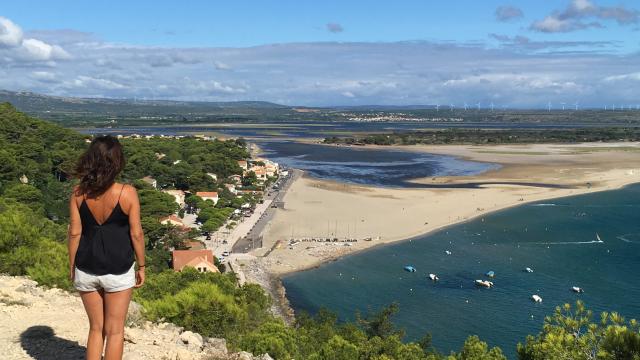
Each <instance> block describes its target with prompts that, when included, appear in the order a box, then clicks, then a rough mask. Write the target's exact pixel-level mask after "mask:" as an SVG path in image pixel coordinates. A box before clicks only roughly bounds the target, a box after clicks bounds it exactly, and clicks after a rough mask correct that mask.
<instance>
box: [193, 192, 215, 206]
mask: <svg viewBox="0 0 640 360" xmlns="http://www.w3.org/2000/svg"><path fill="white" fill-rule="evenodd" d="M196 196H199V197H200V198H202V200H211V201H213V203H214V204H217V203H218V200H219V198H218V193H217V192H215V191H198V192H197V193H196Z"/></svg>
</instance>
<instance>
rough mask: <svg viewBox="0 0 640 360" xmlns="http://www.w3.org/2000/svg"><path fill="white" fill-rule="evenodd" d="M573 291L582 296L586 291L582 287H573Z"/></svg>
mask: <svg viewBox="0 0 640 360" xmlns="http://www.w3.org/2000/svg"><path fill="white" fill-rule="evenodd" d="M571 291H573V292H574V293H578V294H582V293H583V292H584V289H583V288H581V287H577V286H572V287H571Z"/></svg>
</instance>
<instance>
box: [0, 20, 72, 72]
mask: <svg viewBox="0 0 640 360" xmlns="http://www.w3.org/2000/svg"><path fill="white" fill-rule="evenodd" d="M69 58H70V55H69V53H67V52H66V51H65V50H64V49H63V48H62V47H61V46H59V45H51V44H49V43H46V42H44V41H42V40H38V39H34V38H26V39H25V38H24V35H23V32H22V29H20V27H19V26H18V25H16V24H14V23H13V22H12V21H11V20H9V19H7V18H4V17H0V64H1V63H19V65H21V66H28V65H30V64H29V63H30V62H51V61H54V60H63V59H69Z"/></svg>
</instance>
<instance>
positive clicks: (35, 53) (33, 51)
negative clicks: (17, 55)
mask: <svg viewBox="0 0 640 360" xmlns="http://www.w3.org/2000/svg"><path fill="white" fill-rule="evenodd" d="M22 49H23V50H24V54H25V55H26V58H27V59H30V60H35V61H47V60H60V59H69V58H70V55H69V54H68V53H67V52H66V51H65V50H64V49H63V48H61V47H60V46H58V45H49V44H47V43H45V42H44V41H40V40H38V39H24V40H23V41H22Z"/></svg>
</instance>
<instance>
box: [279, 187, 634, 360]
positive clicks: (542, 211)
mask: <svg viewBox="0 0 640 360" xmlns="http://www.w3.org/2000/svg"><path fill="white" fill-rule="evenodd" d="M479 191H481V190H479ZM596 234H597V235H596ZM598 237H599V238H600V239H601V240H598ZM446 251H450V252H451V254H450V255H447V254H446ZM409 264H410V265H413V266H415V267H416V268H417V270H418V271H417V272H415V273H408V272H405V271H404V270H403V267H404V266H405V265H409ZM526 267H530V268H532V269H533V273H527V272H525V271H524V269H525V268H526ZM490 270H491V271H494V272H495V274H496V275H495V278H494V279H493V282H494V283H495V287H494V288H492V289H484V288H477V287H476V286H475V285H474V280H476V279H487V278H486V276H485V275H484V274H485V273H486V272H488V271H490ZM429 273H435V274H437V275H438V276H439V277H440V281H439V282H436V283H433V282H431V281H430V280H429V279H427V275H428V274H429ZM283 283H284V285H285V287H286V289H287V296H288V298H289V299H290V301H291V304H292V306H293V307H294V308H295V309H296V310H297V311H300V310H305V311H309V312H315V311H317V309H319V308H320V307H321V306H324V307H327V308H329V309H331V310H333V311H336V312H337V313H338V314H339V316H340V317H341V318H342V319H352V318H353V315H354V313H355V311H356V310H360V311H363V312H366V311H367V310H368V309H369V308H371V309H374V310H375V309H379V308H380V307H382V306H385V305H387V304H390V303H392V302H397V303H398V304H399V305H400V312H399V314H398V315H397V316H396V318H395V321H396V324H397V325H398V326H400V327H402V328H404V329H405V330H406V333H407V339H418V338H420V337H421V336H422V335H423V334H425V333H427V332H430V333H431V334H432V335H433V342H434V345H435V346H436V347H437V349H438V350H440V351H441V352H448V351H450V350H455V349H459V348H460V346H461V345H462V343H463V342H464V340H465V338H466V337H467V336H468V335H470V334H476V335H479V336H480V337H481V338H482V339H483V340H485V341H487V342H488V343H489V344H490V345H492V346H494V345H498V346H500V347H501V348H502V349H503V350H504V351H505V353H506V354H507V355H508V356H509V357H510V358H511V357H514V356H515V346H516V344H517V343H518V342H519V341H524V339H525V336H526V335H527V334H536V333H537V332H539V331H540V329H541V328H542V323H543V319H544V316H545V315H549V314H552V313H553V311H554V308H555V307H556V306H558V305H561V304H563V303H567V302H569V303H574V302H575V301H576V300H578V299H581V300H583V301H584V302H585V303H586V305H587V306H588V307H589V308H590V309H592V310H594V312H600V311H605V310H607V311H617V312H619V313H621V314H622V315H624V316H625V317H627V318H636V319H638V318H640V184H636V185H631V186H628V187H625V188H623V189H620V190H615V191H607V192H600V193H593V194H588V195H581V196H574V197H568V198H560V199H555V200H549V201H544V202H539V203H532V204H525V205H522V206H518V207H515V208H511V209H507V210H503V211H500V212H497V213H493V214H490V215H487V216H485V217H484V218H481V219H477V220H473V221H469V222H467V223H462V224H458V225H455V226H452V227H449V228H447V229H444V230H441V231H438V232H436V233H433V234H430V235H426V236H422V237H418V238H415V239H411V240H408V241H405V242H401V243H397V244H394V245H389V246H384V247H379V248H374V249H372V250H368V251H365V252H362V253H359V254H355V255H352V256H348V257H345V258H343V259H340V260H338V261H335V262H332V263H329V264H326V265H324V266H321V267H319V268H317V269H313V270H309V271H305V272H300V273H295V274H292V275H289V276H287V277H285V278H284V279H283ZM572 286H579V287H582V288H583V289H584V293H583V294H576V293H574V292H572V291H571V287H572ZM533 294H538V295H540V296H541V297H542V299H543V302H542V303H534V302H533V301H532V300H531V296H532V295H533Z"/></svg>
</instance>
